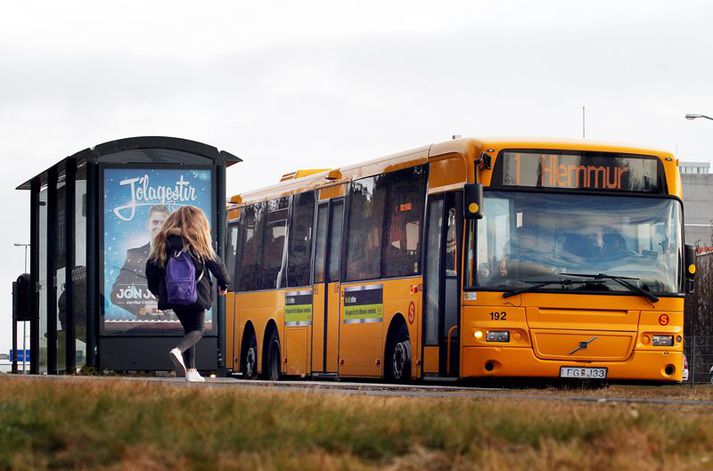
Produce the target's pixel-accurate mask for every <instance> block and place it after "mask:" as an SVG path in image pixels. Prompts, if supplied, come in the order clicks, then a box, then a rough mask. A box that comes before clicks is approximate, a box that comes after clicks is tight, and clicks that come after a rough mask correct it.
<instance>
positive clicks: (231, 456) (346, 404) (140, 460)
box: [0, 377, 713, 471]
mask: <svg viewBox="0 0 713 471" xmlns="http://www.w3.org/2000/svg"><path fill="white" fill-rule="evenodd" d="M654 390H658V391H660V392H661V391H665V389H656V388H654ZM673 390H674V389H672V391H673ZM675 390H676V391H683V389H682V388H680V387H679V388H678V389H675ZM554 393H556V392H553V394H554ZM565 394H573V393H572V392H566V393H565ZM0 397H1V398H2V399H1V400H0V436H2V440H3V446H2V447H0V468H2V469H47V468H55V469H57V468H72V469H75V468H79V469H81V468H87V469H96V468H108V469H136V468H139V469H164V468H170V469H251V470H252V469H318V470H320V471H326V470H331V469H383V468H390V469H473V468H478V469H512V468H519V469H542V470H545V469H547V470H549V469H585V470H586V469H592V470H594V469H596V470H602V469H663V468H667V469H699V468H700V469H706V468H708V469H710V468H713V407H697V406H696V407H693V406H686V407H679V406H660V405H624V404H610V403H604V404H600V403H576V402H553V401H539V400H512V399H510V400H507V401H504V400H500V399H497V398H493V399H463V398H458V399H434V398H396V397H381V396H361V395H340V394H329V393H317V392H284V391H273V390H271V389H270V388H265V389H262V388H260V389H252V388H251V389H247V388H243V387H240V386H239V385H237V384H236V386H235V387H215V388H207V387H201V386H198V387H182V386H180V385H172V384H159V383H149V382H143V381H125V380H117V379H107V380H97V379H91V380H72V381H63V380H38V379H25V378H9V377H0Z"/></svg>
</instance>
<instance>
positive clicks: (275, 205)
mask: <svg viewBox="0 0 713 471" xmlns="http://www.w3.org/2000/svg"><path fill="white" fill-rule="evenodd" d="M288 205H289V198H286V197H284V198H277V199H274V200H271V201H268V203H267V227H266V229H265V232H263V247H262V266H261V270H260V286H259V289H275V288H277V276H278V274H279V273H280V269H281V268H282V254H283V252H284V249H285V235H286V234H287V212H288V209H287V208H288Z"/></svg>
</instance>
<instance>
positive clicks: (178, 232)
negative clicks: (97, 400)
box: [146, 206, 230, 382]
mask: <svg viewBox="0 0 713 471" xmlns="http://www.w3.org/2000/svg"><path fill="white" fill-rule="evenodd" d="M211 273H212V274H213V276H215V278H216V279H217V281H218V294H219V295H224V294H225V291H226V289H227V288H228V285H229V284H230V277H229V275H228V271H227V270H226V268H225V265H224V264H223V262H222V260H220V258H219V257H218V256H217V255H216V253H215V251H214V250H213V246H212V244H211V236H210V225H209V223H208V219H207V218H206V216H205V214H204V213H203V211H201V209H200V208H196V207H195V206H182V207H180V208H179V209H177V210H176V211H174V212H173V213H171V214H170V215H169V216H168V218H166V221H165V222H164V224H163V227H162V228H161V231H160V232H159V233H158V234H157V235H156V238H155V239H154V244H153V247H152V249H151V255H150V256H149V259H148V261H147V262H146V278H147V280H148V285H149V290H151V292H152V293H153V294H154V296H156V298H158V308H159V309H160V310H162V311H163V310H166V309H173V312H175V313H176V316H178V319H179V320H180V321H181V325H182V326H183V332H184V336H183V339H182V340H181V341H180V342H179V343H178V345H176V347H175V348H174V349H172V350H171V351H170V352H169V357H170V358H171V361H172V362H173V364H174V366H175V368H176V373H177V374H179V375H185V377H186V381H190V382H197V381H205V379H204V378H203V377H202V376H201V375H200V373H198V370H196V352H195V345H196V343H198V341H199V340H200V339H201V337H203V332H204V323H205V310H206V309H210V307H211V306H212V305H213V281H212V280H211V277H210V274H211Z"/></svg>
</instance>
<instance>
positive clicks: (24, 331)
mask: <svg viewBox="0 0 713 471" xmlns="http://www.w3.org/2000/svg"><path fill="white" fill-rule="evenodd" d="M12 245H14V246H15V247H25V271H24V272H23V273H27V249H28V248H29V247H30V244H18V243H17V242H15V243H13V244H12ZM12 328H13V329H15V328H16V326H14V325H13V326H12ZM26 341H27V321H22V374H25V371H26V370H25V362H26V361H27V349H26V348H25V347H26V343H25V342H26ZM15 355H17V351H16V352H15Z"/></svg>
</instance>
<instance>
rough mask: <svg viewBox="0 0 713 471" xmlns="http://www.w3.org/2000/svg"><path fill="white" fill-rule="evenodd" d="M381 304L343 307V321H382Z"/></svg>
mask: <svg viewBox="0 0 713 471" xmlns="http://www.w3.org/2000/svg"><path fill="white" fill-rule="evenodd" d="M383 317H384V305H383V304H362V305H360V306H344V321H345V322H346V321H349V320H357V319H382V318H383Z"/></svg>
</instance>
